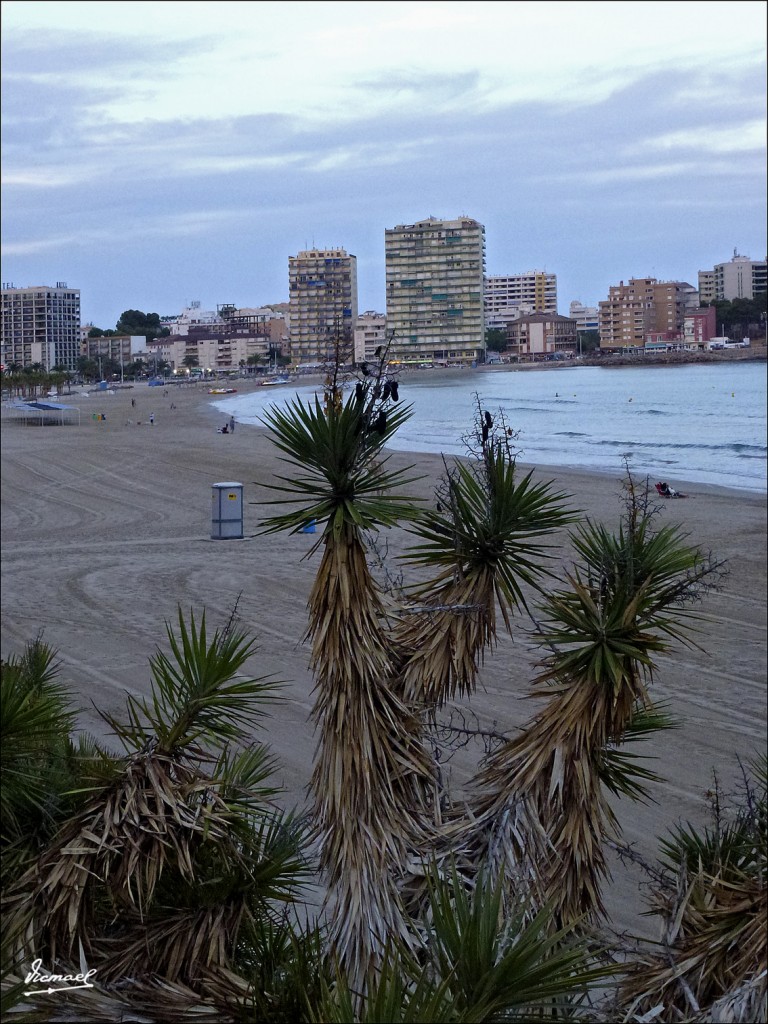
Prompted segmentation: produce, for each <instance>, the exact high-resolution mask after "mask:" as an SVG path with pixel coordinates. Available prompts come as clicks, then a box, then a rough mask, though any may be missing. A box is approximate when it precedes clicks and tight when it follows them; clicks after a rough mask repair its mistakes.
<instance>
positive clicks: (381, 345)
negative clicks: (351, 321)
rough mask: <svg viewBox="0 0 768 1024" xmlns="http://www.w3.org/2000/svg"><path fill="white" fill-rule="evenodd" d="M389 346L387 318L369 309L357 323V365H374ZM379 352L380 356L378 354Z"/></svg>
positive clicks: (355, 354) (355, 349) (355, 347)
mask: <svg viewBox="0 0 768 1024" xmlns="http://www.w3.org/2000/svg"><path fill="white" fill-rule="evenodd" d="M386 345H387V318H386V316H385V315H384V314H383V313H377V312H375V310H372V309H368V310H366V311H365V313H361V314H360V315H359V316H358V318H357V322H356V323H355V346H354V359H355V362H356V363H363V362H367V363H374V362H376V360H377V359H378V358H379V357H380V356H381V354H382V353H383V352H384V351H385V349H386ZM377 351H378V353H379V354H378V355H377V354H376V353H377Z"/></svg>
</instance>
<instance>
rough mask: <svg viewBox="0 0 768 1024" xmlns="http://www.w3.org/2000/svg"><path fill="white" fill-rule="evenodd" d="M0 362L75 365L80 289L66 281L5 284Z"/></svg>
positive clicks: (9, 364)
mask: <svg viewBox="0 0 768 1024" xmlns="http://www.w3.org/2000/svg"><path fill="white" fill-rule="evenodd" d="M2 293H3V319H2V336H0V362H2V363H3V365H4V366H13V365H17V366H35V365H38V364H39V365H40V366H42V367H43V369H45V370H52V369H53V368H54V366H63V367H64V368H65V369H67V370H76V369H77V360H78V357H79V355H80V291H79V289H76V288H68V287H67V283H66V281H59V282H57V284H56V287H55V288H54V287H52V286H51V285H47V284H41V285H37V286H35V287H30V288H14V286H13V285H12V284H4V285H3V288H2Z"/></svg>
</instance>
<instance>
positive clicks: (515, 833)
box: [471, 477, 719, 923]
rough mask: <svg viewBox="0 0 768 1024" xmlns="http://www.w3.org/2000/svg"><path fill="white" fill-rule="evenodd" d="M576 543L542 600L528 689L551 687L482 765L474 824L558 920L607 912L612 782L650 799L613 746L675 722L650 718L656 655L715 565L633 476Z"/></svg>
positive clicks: (680, 635) (681, 633) (477, 843)
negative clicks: (612, 520)
mask: <svg viewBox="0 0 768 1024" xmlns="http://www.w3.org/2000/svg"><path fill="white" fill-rule="evenodd" d="M572 540H573V545H574V547H575V550H576V553H577V555H578V556H579V559H580V560H579V562H577V564H576V565H575V566H574V568H573V570H572V571H571V572H570V573H568V574H567V582H568V584H569V586H568V587H566V588H559V589H557V590H554V591H553V592H552V593H550V594H549V595H547V596H546V598H545V599H544V600H543V602H542V603H541V619H540V622H539V623H538V626H537V636H538V639H539V642H540V644H541V645H542V646H543V647H544V648H545V651H546V653H545V655H544V657H543V659H542V662H541V671H540V673H539V675H538V677H537V678H536V679H535V680H534V690H533V693H534V694H535V693H538V694H541V693H542V690H543V688H544V687H546V688H547V690H544V691H543V692H544V693H547V692H548V693H549V696H548V697H547V702H546V705H545V707H544V708H543V710H542V711H541V712H540V713H539V714H538V715H536V716H535V717H534V719H533V720H532V721H531V723H530V724H529V725H528V726H527V727H526V728H525V729H524V730H523V732H522V733H521V734H520V735H519V736H517V737H515V738H514V739H512V740H510V741H509V742H507V743H504V744H502V745H501V746H500V747H498V749H496V750H495V751H494V752H493V753H492V755H491V756H490V757H489V758H488V760H487V762H486V764H485V765H484V766H483V767H482V768H481V770H480V771H479V773H478V775H477V778H476V780H475V782H474V785H473V788H474V790H475V797H474V798H473V803H472V814H473V817H474V824H473V825H472V826H471V830H472V832H473V834H474V838H473V840H472V843H473V844H474V849H475V855H476V856H479V857H484V856H486V855H488V854H489V853H490V854H491V855H492V856H493V857H494V858H495V859H496V862H497V863H498V864H499V865H501V864H504V865H505V867H506V870H507V872H508V873H510V875H512V874H514V875H515V877H517V878H524V879H525V880H526V881H527V882H529V883H530V884H532V885H533V886H534V888H535V889H536V891H537V894H538V898H539V899H540V900H543V901H545V902H547V903H550V902H551V905H552V906H553V909H554V917H553V919H554V921H555V922H560V923H572V922H574V921H576V920H584V921H585V922H589V921H592V922H594V921H596V920H597V919H599V918H600V917H601V916H602V914H603V903H602V897H601V887H602V882H603V880H604V879H605V877H606V874H607V867H606V860H605V853H604V845H603V841H604V840H605V839H606V838H608V837H609V836H613V835H615V834H616V830H617V823H616V820H615V818H614V815H613V812H612V811H611V808H610V806H609V803H608V800H607V794H606V791H605V783H607V784H608V788H609V789H611V790H613V792H617V791H623V792H625V793H628V794H630V795H632V796H634V797H638V796H642V795H643V793H644V781H645V780H644V775H643V772H644V769H641V768H639V767H638V766H637V765H636V763H633V762H632V761H631V760H628V759H627V758H626V757H622V756H618V755H617V748H618V747H621V745H622V744H623V743H624V742H625V741H626V739H627V738H628V737H630V736H631V735H633V734H634V735H636V734H638V733H641V734H644V733H645V732H647V729H648V726H649V725H651V726H658V725H660V724H661V725H663V724H668V723H666V721H665V720H664V719H659V718H658V717H657V716H656V717H651V718H650V719H648V717H647V714H648V713H649V712H651V713H652V712H653V707H652V704H651V701H650V698H649V695H648V689H647V687H648V684H649V683H650V682H651V681H652V679H653V673H654V669H655V666H656V661H655V659H656V658H657V656H658V655H659V654H661V653H663V652H666V651H668V650H669V649H670V647H671V645H672V643H673V642H681V643H684V644H693V639H692V635H691V630H692V623H691V622H690V619H691V618H692V617H695V614H696V609H695V605H694V601H695V600H696V599H697V598H698V597H699V596H700V595H701V593H702V591H703V590H704V589H706V588H707V587H708V586H710V585H712V582H713V580H714V579H716V577H717V574H718V571H719V566H718V564H717V563H716V562H714V561H713V560H712V559H711V558H710V557H709V556H706V555H704V554H703V553H702V552H700V551H699V549H697V548H696V547H692V546H689V545H688V544H686V543H685V537H684V536H683V535H682V534H681V532H680V530H679V529H678V528H676V527H672V526H665V527H661V528H659V529H655V528H654V513H653V510H652V509H651V508H650V507H649V505H648V503H647V501H646V500H645V497H644V496H643V495H638V492H637V490H636V488H635V484H634V481H633V480H632V479H631V477H630V478H629V481H628V504H627V510H626V514H625V516H624V518H623V521H622V523H621V524H620V527H619V529H618V531H617V533H616V534H611V533H610V532H609V531H608V530H606V529H605V528H604V527H603V526H601V525H597V524H593V523H587V524H586V525H583V526H580V527H579V528H578V529H577V531H576V532H575V533H574V534H573V537H572ZM638 715H641V716H646V717H644V718H643V717H641V719H640V720H639V722H638ZM633 723H634V727H633ZM640 726H642V728H640Z"/></svg>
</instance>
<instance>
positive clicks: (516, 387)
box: [214, 361, 767, 492]
mask: <svg viewBox="0 0 768 1024" xmlns="http://www.w3.org/2000/svg"><path fill="white" fill-rule="evenodd" d="M399 390H400V402H401V404H406V405H408V406H411V407H412V411H413V415H412V417H411V419H410V420H409V421H408V422H407V423H406V424H405V425H404V426H403V427H402V428H401V429H400V430H399V431H398V432H397V434H395V436H394V437H393V438H392V440H391V442H390V445H389V446H390V447H391V448H393V449H397V450H400V451H421V452H444V453H445V454H448V455H462V454H465V453H466V448H465V445H464V442H463V441H462V437H464V436H466V435H467V434H469V433H470V432H471V431H472V429H473V426H474V422H475V417H476V414H477V410H478V407H480V408H481V409H482V410H483V411H485V410H487V411H488V412H489V413H490V414H491V415H492V416H493V417H495V418H499V417H501V418H503V420H504V422H505V423H506V425H507V426H508V427H510V428H511V429H512V430H513V431H514V433H515V435H516V438H515V441H516V446H517V448H518V449H519V452H520V455H519V459H520V462H521V463H525V464H526V465H538V466H567V467H573V468H576V469H586V470H590V471H594V472H603V473H613V474H618V475H622V474H623V471H624V465H625V461H626V463H627V464H628V465H629V468H630V469H631V470H632V471H633V472H635V473H637V474H642V475H643V476H645V475H650V476H651V477H653V478H654V481H655V480H667V481H669V483H671V484H672V485H673V486H674V485H675V482H676V481H689V482H694V483H695V482H699V483H707V484H718V485H720V486H723V487H733V488H738V489H742V490H749V491H757V492H765V491H766V429H767V428H766V366H765V363H763V362H759V361H754V362H753V361H749V362H739V363H716V364H707V365H695V366H691V365H688V366H650V367H627V368H626V369H624V368H621V367H619V368H614V367H597V366H568V367H558V368H553V369H546V370H534V369H531V370H529V369H526V370H520V371H509V372H506V371H503V370H496V371H492V372H489V371H474V372H471V371H460V370H457V371H456V377H455V378H454V379H451V376H450V371H449V372H447V373H446V372H442V373H440V374H439V375H437V374H435V375H433V374H431V373H430V371H428V370H422V371H411V372H409V373H407V374H404V375H403V376H402V377H401V378H400V388H399ZM316 393H317V394H321V393H322V389H320V388H318V386H317V385H316V384H315V385H311V386H308V385H302V384H301V383H300V382H297V384H296V385H295V386H293V385H282V386H281V387H280V388H279V389H278V388H265V389H264V391H263V392H262V391H259V392H255V393H250V394H248V395H242V396H237V397H232V398H229V399H225V400H221V401H217V402H215V403H214V404H215V406H216V407H217V408H218V409H220V410H221V411H222V412H226V414H227V415H230V414H232V415H234V416H235V418H236V419H237V420H238V422H240V423H245V424H247V423H251V424H253V425H257V426H263V415H264V413H265V411H266V410H267V409H268V408H269V407H270V406H275V405H277V406H280V405H283V404H284V403H285V402H286V401H287V400H289V399H291V398H294V397H296V396H298V397H300V398H301V399H302V400H304V401H307V400H311V399H313V397H314V395H315V394H316Z"/></svg>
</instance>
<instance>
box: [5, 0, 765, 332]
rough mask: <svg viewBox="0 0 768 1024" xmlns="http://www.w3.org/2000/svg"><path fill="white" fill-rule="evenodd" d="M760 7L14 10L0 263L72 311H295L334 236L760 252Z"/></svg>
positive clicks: (603, 250)
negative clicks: (283, 305) (411, 226)
mask: <svg viewBox="0 0 768 1024" xmlns="http://www.w3.org/2000/svg"><path fill="white" fill-rule="evenodd" d="M765 22H766V19H765V4H764V3H763V2H762V0H759V2H736V0H731V2H729V3H727V4H725V3H721V2H719V0H717V2H699V3H690V2H689V0H684V2H680V3H676V2H669V0H667V2H662V3H653V2H640V3H631V2H630V3H611V2H599V3H579V2H573V0H571V2H567V3H556V2H543V3H538V2H529V3H525V2H515V3H507V2H499V0H493V2H490V3H486V2H478V0H475V2H472V3H466V2H423V3H420V2H408V3H399V2H393V3H376V2H365V3H354V2H348V0H347V2H343V3H322V2H317V0H313V2H311V3H291V2H281V3H252V2H243V0H238V2H234V3H230V2H222V0H219V2H215V3H214V2H185V3H178V2H175V0H174V2H170V3H165V2H161V0H160V2H158V0H152V2H129V3H123V2H114V0H113V2H111V3H102V2H86V3H77V2H72V3H69V2H56V3H38V2H34V0H31V2H22V0H4V2H3V3H2V23H1V24H2V78H3V86H2V103H3V112H2V119H3V144H2V172H3V186H2V188H3V193H2V221H1V224H2V243H3V269H2V279H3V281H4V282H11V283H13V284H15V285H16V286H23V285H36V284H55V283H56V282H57V281H66V282H67V283H68V284H69V286H70V287H75V288H80V290H81V302H82V313H83V319H84V321H93V322H94V323H96V324H97V325H98V326H101V327H111V326H114V323H115V321H116V320H117V317H118V316H119V314H120V313H121V312H122V311H123V310H124V309H126V308H138V309H142V310H144V311H145V312H158V313H160V314H161V315H162V314H172V313H178V312H180V311H181V309H182V308H183V307H184V306H185V305H187V304H188V303H189V301H190V300H199V301H201V302H202V304H203V307H204V308H215V306H216V304H217V303H224V302H233V303H235V304H236V305H239V306H246V305H248V306H250V305H258V304H261V303H268V302H279V301H286V300H287V298H288V257H289V256H292V255H295V254H296V253H297V252H299V251H300V250H302V249H305V248H311V247H312V246H318V247H331V246H343V247H345V248H346V249H347V251H348V252H351V253H354V254H355V255H356V256H357V259H358V280H359V305H360V309H361V310H364V309H377V310H379V311H381V312H383V311H384V230H385V228H388V227H394V226H395V225H396V224H403V223H412V222H413V221H416V220H420V219H422V218H424V217H427V216H430V215H431V216H435V217H441V218H453V217H457V216H459V215H462V214H466V215H469V216H471V217H475V218H476V219H477V220H479V221H481V222H482V223H483V224H484V225H485V228H486V243H487V272H488V273H489V274H510V273H522V272H524V271H528V270H532V269H541V270H546V271H548V272H549V273H555V274H557V279H558V299H559V307H560V312H561V313H566V314H567V312H568V306H569V303H570V301H571V300H572V299H580V300H581V301H583V302H585V303H587V304H589V305H594V304H596V303H597V302H598V301H599V300H600V299H603V298H605V297H606V296H607V292H608V287H609V286H610V285H611V284H616V283H618V281H619V280H621V279H624V280H626V279H628V278H629V277H632V276H636V277H641V276H645V275H649V274H650V275H654V276H656V277H658V278H660V279H680V280H687V281H690V282H691V283H693V284H694V285H695V284H696V280H697V278H696V274H697V271H698V270H699V269H703V268H710V269H711V268H712V266H713V265H714V264H715V263H719V262H722V261H724V260H727V259H730V257H731V256H732V255H733V251H734V249H738V251H739V252H740V253H742V254H744V255H747V256H751V257H752V258H753V259H764V258H765V256H766V153H765V144H766V125H765V102H766V89H765V74H766V66H765V64H766V24H765Z"/></svg>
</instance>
